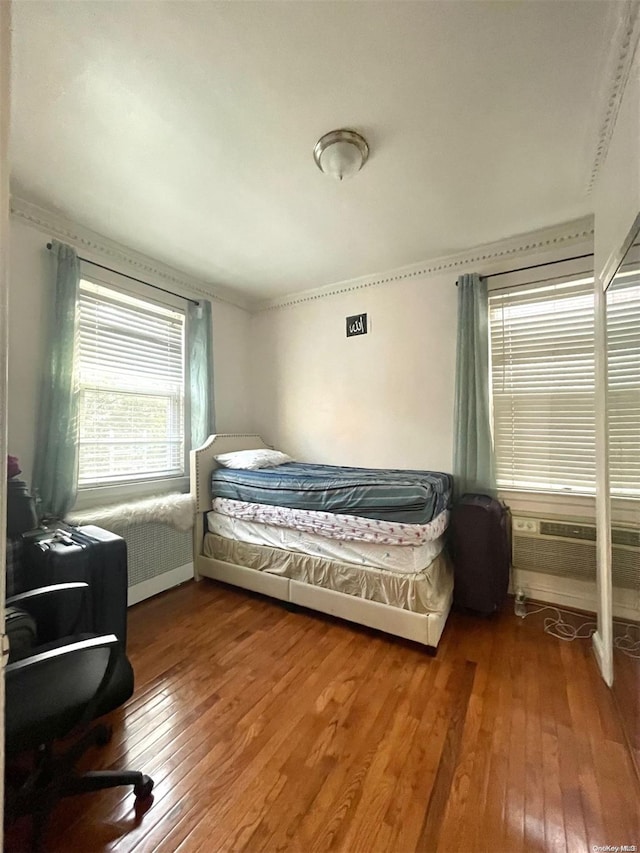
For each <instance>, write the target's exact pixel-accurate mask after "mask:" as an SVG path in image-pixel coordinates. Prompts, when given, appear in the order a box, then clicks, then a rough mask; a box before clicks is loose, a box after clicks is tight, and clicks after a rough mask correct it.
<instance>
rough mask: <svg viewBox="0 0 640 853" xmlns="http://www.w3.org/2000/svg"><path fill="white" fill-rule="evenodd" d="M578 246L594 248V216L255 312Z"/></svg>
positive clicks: (505, 264) (295, 296)
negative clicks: (583, 245)
mask: <svg viewBox="0 0 640 853" xmlns="http://www.w3.org/2000/svg"><path fill="white" fill-rule="evenodd" d="M577 243H583V244H584V243H588V244H589V245H590V246H592V244H593V216H585V217H583V218H582V219H574V220H572V221H571V222H565V223H563V224H562V225H557V226H554V227H552V228H543V229H541V230H539V231H532V232H530V233H528V234H520V235H518V236H516V237H509V238H507V239H505V240H499V241H497V242H495V243H487V244H485V245H484V246H476V247H475V248H473V249H468V250H465V251H463V252H457V253H456V254H453V255H445V256H443V257H440V258H435V259H433V260H431V261H422V262H420V263H417V264H411V265H410V266H406V267H399V268H398V269H395V270H390V271H388V272H384V273H377V274H372V275H367V276H361V277H360V278H353V279H349V280H348V281H341V282H338V283H336V284H328V285H325V286H324V287H318V288H315V289H313V290H305V291H304V292H302V293H292V294H290V295H288V296H283V297H280V298H277V299H271V300H268V301H265V302H260V303H257V304H256V306H255V307H254V309H253V310H254V311H274V310H276V309H278V308H289V307H292V306H294V305H300V304H302V303H304V302H313V301H315V300H317V299H325V298H326V297H328V296H337V295H339V294H341V293H349V292H350V291H354V290H363V289H364V288H368V287H376V286H378V285H383V284H391V283H393V282H396V281H402V280H403V279H407V278H415V277H419V276H428V275H436V274H438V273H445V272H451V273H456V272H460V271H461V270H464V269H467V270H469V268H473V272H479V273H480V274H482V275H489V274H490V273H496V272H503V271H505V270H507V269H509V267H510V266H512V264H513V260H514V258H517V257H519V256H521V257H522V256H525V255H526V256H531V255H534V254H536V253H543V252H554V251H557V254H558V257H557V259H558V260H561V259H562V258H561V250H562V249H564V248H565V247H571V246H575V244H577ZM554 260H555V258H554Z"/></svg>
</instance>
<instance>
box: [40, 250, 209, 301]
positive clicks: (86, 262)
mask: <svg viewBox="0 0 640 853" xmlns="http://www.w3.org/2000/svg"><path fill="white" fill-rule="evenodd" d="M51 246H52V244H51V243H47V249H49V250H50V249H51ZM78 260H79V261H82V262H83V263H85V264H91V266H92V267H100V269H101V270H106V271H107V272H114V273H115V274H116V275H121V276H122V277H123V278H128V279H130V281H137V282H138V284H144V285H145V286H146V287H152V288H153V289H154V290H161V291H162V293H168V294H169V296H177V297H178V299H184V301H185V302H191V304H192V305H200V303H199V302H198V300H197V299H191V298H190V297H188V296H183V295H182V294H181V293H174V292H173V290H167V289H166V288H164V287H158V285H157V284H151V283H150V282H148V281H143V280H142V279H141V278H135V277H134V276H132V275H127V274H126V272H120V271H119V270H114V269H113V268H112V267H106V266H105V265H104V264H97V263H96V262H95V261H90V260H89V258H81V257H80V256H79V255H78Z"/></svg>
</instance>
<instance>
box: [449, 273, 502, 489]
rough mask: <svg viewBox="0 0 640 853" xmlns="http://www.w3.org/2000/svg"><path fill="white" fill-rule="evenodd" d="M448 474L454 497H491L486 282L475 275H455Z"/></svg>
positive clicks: (492, 465)
mask: <svg viewBox="0 0 640 853" xmlns="http://www.w3.org/2000/svg"><path fill="white" fill-rule="evenodd" d="M453 475H454V483H455V492H456V495H457V496H461V495H463V494H464V493H465V492H478V493H481V494H487V495H492V496H495V493H496V474H495V458H494V453H493V438H492V435H491V403H490V399H489V304H488V296H487V283H486V281H483V280H482V279H481V278H480V276H479V275H478V274H477V273H473V274H472V275H462V276H460V278H459V279H458V345H457V361H456V396H455V413H454V449H453Z"/></svg>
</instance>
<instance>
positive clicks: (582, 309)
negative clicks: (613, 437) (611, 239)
mask: <svg viewBox="0 0 640 853" xmlns="http://www.w3.org/2000/svg"><path fill="white" fill-rule="evenodd" d="M489 315H490V318H489V319H490V333H491V361H492V366H491V379H492V386H493V387H492V393H493V421H494V422H493V427H494V441H495V450H496V468H497V480H498V486H499V487H502V488H510V489H523V490H527V489H531V490H537V491H566V492H577V493H585V494H594V493H595V413H594V406H595V395H594V391H595V370H594V299H593V280H592V279H589V280H585V279H582V280H580V281H573V282H562V283H559V284H552V285H545V286H540V285H537V286H535V285H534V286H531V287H523V288H517V289H516V288H514V289H511V290H505V291H503V292H499V293H493V294H491V293H490V294H489Z"/></svg>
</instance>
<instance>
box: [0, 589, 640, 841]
mask: <svg viewBox="0 0 640 853" xmlns="http://www.w3.org/2000/svg"><path fill="white" fill-rule="evenodd" d="M542 618H543V617H542V615H541V616H537V615H533V616H531V617H529V618H527V619H526V620H524V621H523V620H521V619H517V618H516V617H515V616H513V615H512V613H511V612H510V611H508V612H507V611H505V613H503V614H501V615H500V616H498V617H497V618H495V619H481V618H474V617H471V616H465V615H461V614H455V613H454V614H452V615H451V617H450V618H449V621H448V624H447V627H446V629H445V634H444V635H443V639H442V641H441V644H440V647H439V649H438V654H437V656H436V657H435V658H433V657H429V656H428V655H427V654H425V651H424V650H423V649H421V648H420V647H419V646H416V645H413V644H410V643H405V642H403V641H400V640H395V639H393V638H389V637H387V636H385V635H383V634H380V633H375V632H371V631H368V630H366V629H362V628H358V627H354V626H351V625H349V624H348V623H344V622H338V621H334V620H332V619H330V618H327V617H323V616H320V615H317V614H312V613H310V612H308V611H302V610H300V611H298V612H295V611H294V612H291V611H289V610H287V609H285V607H283V606H282V605H281V604H278V603H277V602H274V601H271V600H269V599H265V598H261V597H259V596H254V595H252V594H250V593H245V592H244V591H241V590H235V589H232V588H229V587H225V586H223V585H220V584H216V583H213V582H209V581H202V582H201V583H199V584H196V583H190V584H186V585H184V586H182V587H180V588H178V589H175V590H172V591H170V592H168V593H165V594H163V595H161V596H158V597H156V598H154V599H152V600H150V601H147V602H143V603H142V604H139V605H137V606H136V607H134V608H132V609H131V610H130V634H129V654H130V657H131V660H132V663H133V665H134V669H135V672H136V684H137V686H136V692H135V694H134V696H133V697H132V699H131V700H130V701H129V702H128V704H127V705H126V706H125V707H124V708H123V709H120V710H119V711H117V712H115V713H114V714H113V715H112V722H113V724H114V728H115V731H114V737H113V740H112V742H111V743H110V744H109V745H108V746H107V747H104V748H101V749H95V750H93V751H92V752H91V753H90V754H89V755H88V756H87V762H86V763H87V767H91V768H93V769H100V768H121V767H131V768H135V769H141V770H143V771H144V772H145V773H148V774H149V775H151V776H152V777H153V778H154V779H155V783H156V785H155V790H154V795H155V796H154V801H153V804H152V805H151V807H150V808H149V809H148V810H147V811H146V813H136V809H135V806H134V802H135V801H134V798H133V795H132V794H131V792H130V790H126V789H116V790H111V791H104V792H100V793H97V794H91V795H85V796H84V797H76V798H72V799H68V800H66V801H65V802H62V803H60V804H59V806H58V807H57V809H56V811H55V814H54V816H53V818H52V820H51V822H50V825H49V827H48V830H47V835H46V842H45V849H46V850H47V851H52V853H55V851H64V852H65V853H66V851H81V853H92V851H96V853H98V851H107V850H108V851H117V853H129V852H130V851H135V853H151V851H154V853H155V851H158V853H169V851H171V853H174V851H180V853H191V851H193V853H197V851H202V853H217V851H236V850H237V851H241V850H244V851H250V853H253V851H291V853H307V851H314V852H315V851H329V850H336V851H349V853H351V851H363V853H378V852H379V853H382V851H393V853H410V851H420V853H433V851H440V853H449V851H461V853H475V851H479V853H480V851H493V853H503V852H504V853H512V851H513V853H517V851H565V850H566V851H571V853H573V851H575V853H585V851H587V850H592V849H593V847H594V846H595V845H607V844H609V845H624V844H626V845H634V844H635V845H638V846H640V808H639V802H640V797H639V793H640V792H639V790H638V787H637V780H636V777H635V774H634V772H633V769H632V765H631V761H630V758H629V755H628V752H627V749H626V745H625V742H624V738H623V734H622V732H621V729H620V726H619V723H618V718H617V716H616V712H615V709H614V704H613V700H612V696H611V694H610V693H609V691H608V689H607V688H606V686H605V685H604V683H603V682H602V681H601V679H600V677H599V675H598V673H597V669H596V666H595V662H594V660H593V658H592V653H591V648H590V644H589V642H588V641H576V642H572V643H565V642H562V641H560V640H557V639H555V638H553V637H550V636H548V635H546V634H544V633H543V630H542ZM25 837H26V835H25V826H24V823H23V822H22V823H19V824H15V825H14V826H13V827H11V828H10V829H9V831H8V834H7V837H6V847H5V849H6V851H8V853H11V851H17V850H23V849H25Z"/></svg>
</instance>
